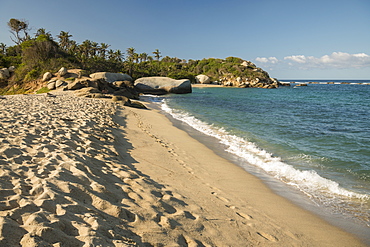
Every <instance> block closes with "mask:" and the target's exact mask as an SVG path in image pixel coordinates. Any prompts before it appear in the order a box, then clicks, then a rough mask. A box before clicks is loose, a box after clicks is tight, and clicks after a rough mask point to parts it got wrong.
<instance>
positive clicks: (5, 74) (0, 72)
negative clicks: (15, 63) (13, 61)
mask: <svg viewBox="0 0 370 247" xmlns="http://www.w3.org/2000/svg"><path fill="white" fill-rule="evenodd" d="M9 77H10V73H9V69H7V68H3V69H0V79H8V78H9Z"/></svg>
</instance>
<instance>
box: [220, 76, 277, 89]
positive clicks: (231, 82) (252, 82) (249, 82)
mask: <svg viewBox="0 0 370 247" xmlns="http://www.w3.org/2000/svg"><path fill="white" fill-rule="evenodd" d="M220 84H221V85H224V86H227V87H240V88H246V87H253V88H278V87H279V85H281V83H280V82H279V81H278V80H277V79H275V78H269V77H268V78H253V79H249V78H242V77H234V76H232V75H227V76H224V77H222V78H221V79H220Z"/></svg>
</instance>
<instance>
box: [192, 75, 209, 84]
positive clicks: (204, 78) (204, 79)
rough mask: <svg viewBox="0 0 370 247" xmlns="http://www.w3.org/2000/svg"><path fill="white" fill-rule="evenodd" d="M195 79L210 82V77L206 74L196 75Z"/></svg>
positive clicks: (204, 82) (203, 82) (198, 81)
mask: <svg viewBox="0 0 370 247" xmlns="http://www.w3.org/2000/svg"><path fill="white" fill-rule="evenodd" d="M195 81H196V82H197V83H200V84H210V83H211V79H210V78H209V77H208V76H206V75H197V76H196V77H195Z"/></svg>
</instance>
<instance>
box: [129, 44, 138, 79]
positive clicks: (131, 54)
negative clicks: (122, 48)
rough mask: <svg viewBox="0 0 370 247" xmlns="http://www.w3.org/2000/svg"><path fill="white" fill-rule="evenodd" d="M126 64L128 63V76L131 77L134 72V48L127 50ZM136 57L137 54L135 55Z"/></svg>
mask: <svg viewBox="0 0 370 247" xmlns="http://www.w3.org/2000/svg"><path fill="white" fill-rule="evenodd" d="M126 52H127V63H128V74H129V75H130V76H132V73H133V70H134V60H135V54H136V53H135V48H133V47H130V48H127V50H126ZM136 55H137V54H136Z"/></svg>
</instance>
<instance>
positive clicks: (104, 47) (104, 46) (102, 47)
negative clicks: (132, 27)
mask: <svg viewBox="0 0 370 247" xmlns="http://www.w3.org/2000/svg"><path fill="white" fill-rule="evenodd" d="M109 46H110V45H108V44H106V43H100V51H99V52H100V57H101V58H104V59H105V54H106V53H107V49H108V47H109Z"/></svg>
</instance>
